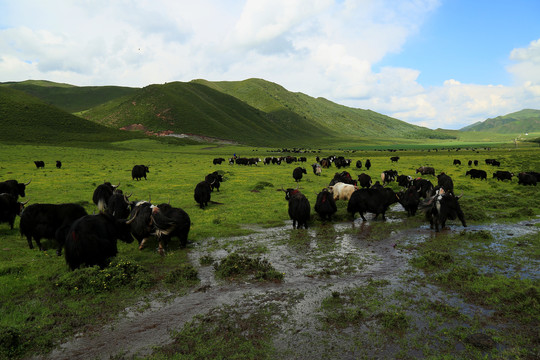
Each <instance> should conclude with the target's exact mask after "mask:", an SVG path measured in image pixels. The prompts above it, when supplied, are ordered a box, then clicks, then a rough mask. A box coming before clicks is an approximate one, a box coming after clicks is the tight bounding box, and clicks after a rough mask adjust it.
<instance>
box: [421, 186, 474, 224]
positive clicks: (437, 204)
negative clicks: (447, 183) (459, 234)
mask: <svg viewBox="0 0 540 360" xmlns="http://www.w3.org/2000/svg"><path fill="white" fill-rule="evenodd" d="M460 197H461V196H455V195H454V194H451V193H445V192H444V190H439V191H438V192H437V193H436V194H435V195H433V196H432V197H430V198H429V199H426V200H425V201H424V203H422V205H421V207H422V210H423V211H424V212H425V214H426V220H428V221H429V225H430V228H431V229H433V227H434V226H435V231H436V232H439V229H440V228H444V227H445V224H446V220H448V219H450V220H455V219H456V217H457V218H459V220H460V221H461V224H462V225H463V227H467V224H466V223H465V215H463V211H462V210H461V207H460V206H459V202H458V200H459V198H460Z"/></svg>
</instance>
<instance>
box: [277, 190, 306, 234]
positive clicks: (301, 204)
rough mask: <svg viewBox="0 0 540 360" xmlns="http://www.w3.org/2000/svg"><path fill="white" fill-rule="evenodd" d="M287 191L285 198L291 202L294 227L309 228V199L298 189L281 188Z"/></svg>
mask: <svg viewBox="0 0 540 360" xmlns="http://www.w3.org/2000/svg"><path fill="white" fill-rule="evenodd" d="M280 190H282V191H285V200H287V201H288V202H289V210H288V212H289V217H290V218H291V220H292V221H293V229H301V228H302V227H304V228H305V229H307V228H308V221H309V219H310V217H311V205H310V204H309V200H308V199H307V198H306V197H305V195H304V194H302V193H301V192H300V191H299V190H298V189H291V188H289V189H287V190H285V189H283V188H282V189H280Z"/></svg>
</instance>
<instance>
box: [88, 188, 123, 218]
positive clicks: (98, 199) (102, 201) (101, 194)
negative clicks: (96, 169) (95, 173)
mask: <svg viewBox="0 0 540 360" xmlns="http://www.w3.org/2000/svg"><path fill="white" fill-rule="evenodd" d="M118 186H120V184H118V185H113V184H111V183H110V182H108V181H107V182H104V183H103V184H101V185H98V186H97V187H96V189H95V190H94V194H93V195H92V201H93V202H94V204H96V205H97V207H98V210H99V212H104V211H105V210H106V209H107V204H108V203H109V199H110V198H111V196H112V194H113V193H114V191H115V190H116V188H118Z"/></svg>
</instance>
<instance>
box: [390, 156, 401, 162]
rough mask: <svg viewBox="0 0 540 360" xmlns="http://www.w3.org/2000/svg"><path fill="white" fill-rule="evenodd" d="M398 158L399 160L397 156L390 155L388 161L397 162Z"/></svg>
mask: <svg viewBox="0 0 540 360" xmlns="http://www.w3.org/2000/svg"><path fill="white" fill-rule="evenodd" d="M398 160H399V156H392V157H391V158H390V161H391V162H398Z"/></svg>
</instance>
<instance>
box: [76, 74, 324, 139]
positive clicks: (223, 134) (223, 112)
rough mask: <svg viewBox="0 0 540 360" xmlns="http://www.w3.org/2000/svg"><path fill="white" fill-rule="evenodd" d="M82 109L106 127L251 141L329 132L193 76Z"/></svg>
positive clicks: (306, 120)
mask: <svg viewBox="0 0 540 360" xmlns="http://www.w3.org/2000/svg"><path fill="white" fill-rule="evenodd" d="M82 115H83V116H84V117H85V118H87V119H89V120H92V121H95V122H98V123H101V124H103V125H106V126H110V127H116V128H121V127H127V126H130V125H134V124H143V125H144V127H146V128H147V129H148V130H150V131H153V132H163V131H172V132H174V133H177V134H196V135H205V136H210V137H214V138H220V139H225V140H232V141H236V142H239V143H246V144H252V145H255V144H256V145H275V144H278V143H282V144H294V143H295V142H296V141H302V142H304V143H306V142H307V141H308V140H309V139H311V138H313V137H323V136H328V135H334V134H333V131H331V130H329V129H321V128H320V127H319V126H318V125H317V124H314V123H312V122H310V121H309V120H308V119H305V118H304V117H302V116H300V115H298V114H297V113H295V112H293V111H291V110H287V109H280V110H278V111H276V112H264V111H261V110H259V109H256V108H255V107H252V106H250V105H248V104H246V103H245V102H243V101H241V100H239V99H237V98H235V97H233V96H230V95H227V94H225V93H223V92H220V91H217V90H215V89H212V88H210V87H208V86H205V85H202V84H198V83H195V82H191V83H181V82H172V83H168V84H164V85H150V86H147V87H145V88H143V89H141V90H140V91H139V92H137V93H136V94H134V95H133V96H130V97H125V98H122V99H116V100H113V101H111V102H109V103H107V104H104V105H102V106H98V107H96V108H94V109H91V110H90V111H88V112H85V113H84V114H82Z"/></svg>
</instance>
